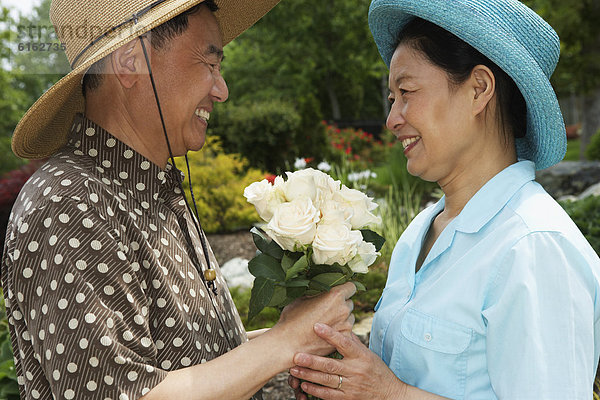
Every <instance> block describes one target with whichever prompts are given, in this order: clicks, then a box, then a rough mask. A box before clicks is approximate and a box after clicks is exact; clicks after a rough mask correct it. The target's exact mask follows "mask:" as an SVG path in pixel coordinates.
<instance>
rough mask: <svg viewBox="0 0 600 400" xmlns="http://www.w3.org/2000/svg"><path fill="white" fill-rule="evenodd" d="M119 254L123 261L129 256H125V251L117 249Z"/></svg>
mask: <svg viewBox="0 0 600 400" xmlns="http://www.w3.org/2000/svg"><path fill="white" fill-rule="evenodd" d="M117 256H118V257H119V258H120V259H121V260H123V261H125V260H126V259H127V256H125V253H123V252H122V251H121V250H119V251H117Z"/></svg>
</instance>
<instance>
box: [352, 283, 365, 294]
mask: <svg viewBox="0 0 600 400" xmlns="http://www.w3.org/2000/svg"><path fill="white" fill-rule="evenodd" d="M350 282H352V283H354V286H356V291H357V292H366V291H367V288H366V287H365V285H363V284H362V283H360V282H358V281H350Z"/></svg>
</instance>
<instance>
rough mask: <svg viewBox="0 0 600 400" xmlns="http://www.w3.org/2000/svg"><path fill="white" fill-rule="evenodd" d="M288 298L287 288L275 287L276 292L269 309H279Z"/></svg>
mask: <svg viewBox="0 0 600 400" xmlns="http://www.w3.org/2000/svg"><path fill="white" fill-rule="evenodd" d="M286 297H287V291H286V288H285V286H277V285H276V286H275V290H274V291H273V297H271V301H270V302H269V304H268V307H278V306H280V305H281V304H283V303H284V302H285V299H286Z"/></svg>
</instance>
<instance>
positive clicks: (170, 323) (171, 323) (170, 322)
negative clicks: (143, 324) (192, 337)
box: [165, 317, 175, 328]
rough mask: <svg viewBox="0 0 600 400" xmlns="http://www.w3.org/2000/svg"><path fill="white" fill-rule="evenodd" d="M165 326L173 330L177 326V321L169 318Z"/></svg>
mask: <svg viewBox="0 0 600 400" xmlns="http://www.w3.org/2000/svg"><path fill="white" fill-rule="evenodd" d="M165 325H166V326H168V327H169V328H172V327H173V326H175V320H174V319H173V318H171V317H169V318H167V320H166V321H165Z"/></svg>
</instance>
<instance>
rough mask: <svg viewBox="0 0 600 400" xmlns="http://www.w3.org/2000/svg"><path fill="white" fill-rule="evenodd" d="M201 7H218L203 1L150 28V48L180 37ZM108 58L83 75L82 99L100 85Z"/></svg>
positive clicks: (212, 2) (166, 43) (212, 8)
mask: <svg viewBox="0 0 600 400" xmlns="http://www.w3.org/2000/svg"><path fill="white" fill-rule="evenodd" d="M202 6H206V7H208V9H209V10H210V11H211V12H215V11H217V10H218V9H219V6H217V4H216V3H215V1H214V0H204V1H203V2H202V3H199V4H196V5H195V6H194V7H192V8H190V9H188V10H185V11H184V12H182V13H181V14H178V15H176V16H174V17H173V18H171V19H170V20H168V21H167V22H164V23H162V24H161V25H159V26H157V27H154V28H152V29H151V30H150V32H151V37H152V40H151V44H152V48H153V49H155V50H161V49H163V48H165V47H166V46H168V44H169V42H170V41H171V40H172V39H174V38H176V37H177V36H181V35H182V34H183V33H184V32H185V31H186V30H187V28H188V25H189V24H188V23H189V21H188V17H189V16H190V15H193V14H195V13H197V12H198V11H200V8H201V7H202ZM108 57H110V55H108V56H106V57H104V58H102V59H100V60H98V61H96V62H95V63H94V64H93V65H92V66H91V67H90V69H88V71H87V72H86V74H85V75H84V77H83V85H82V90H83V96H84V97H85V95H86V92H88V91H93V90H95V89H98V87H100V84H101V83H102V73H103V71H104V66H105V64H106V60H107V59H108Z"/></svg>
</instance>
